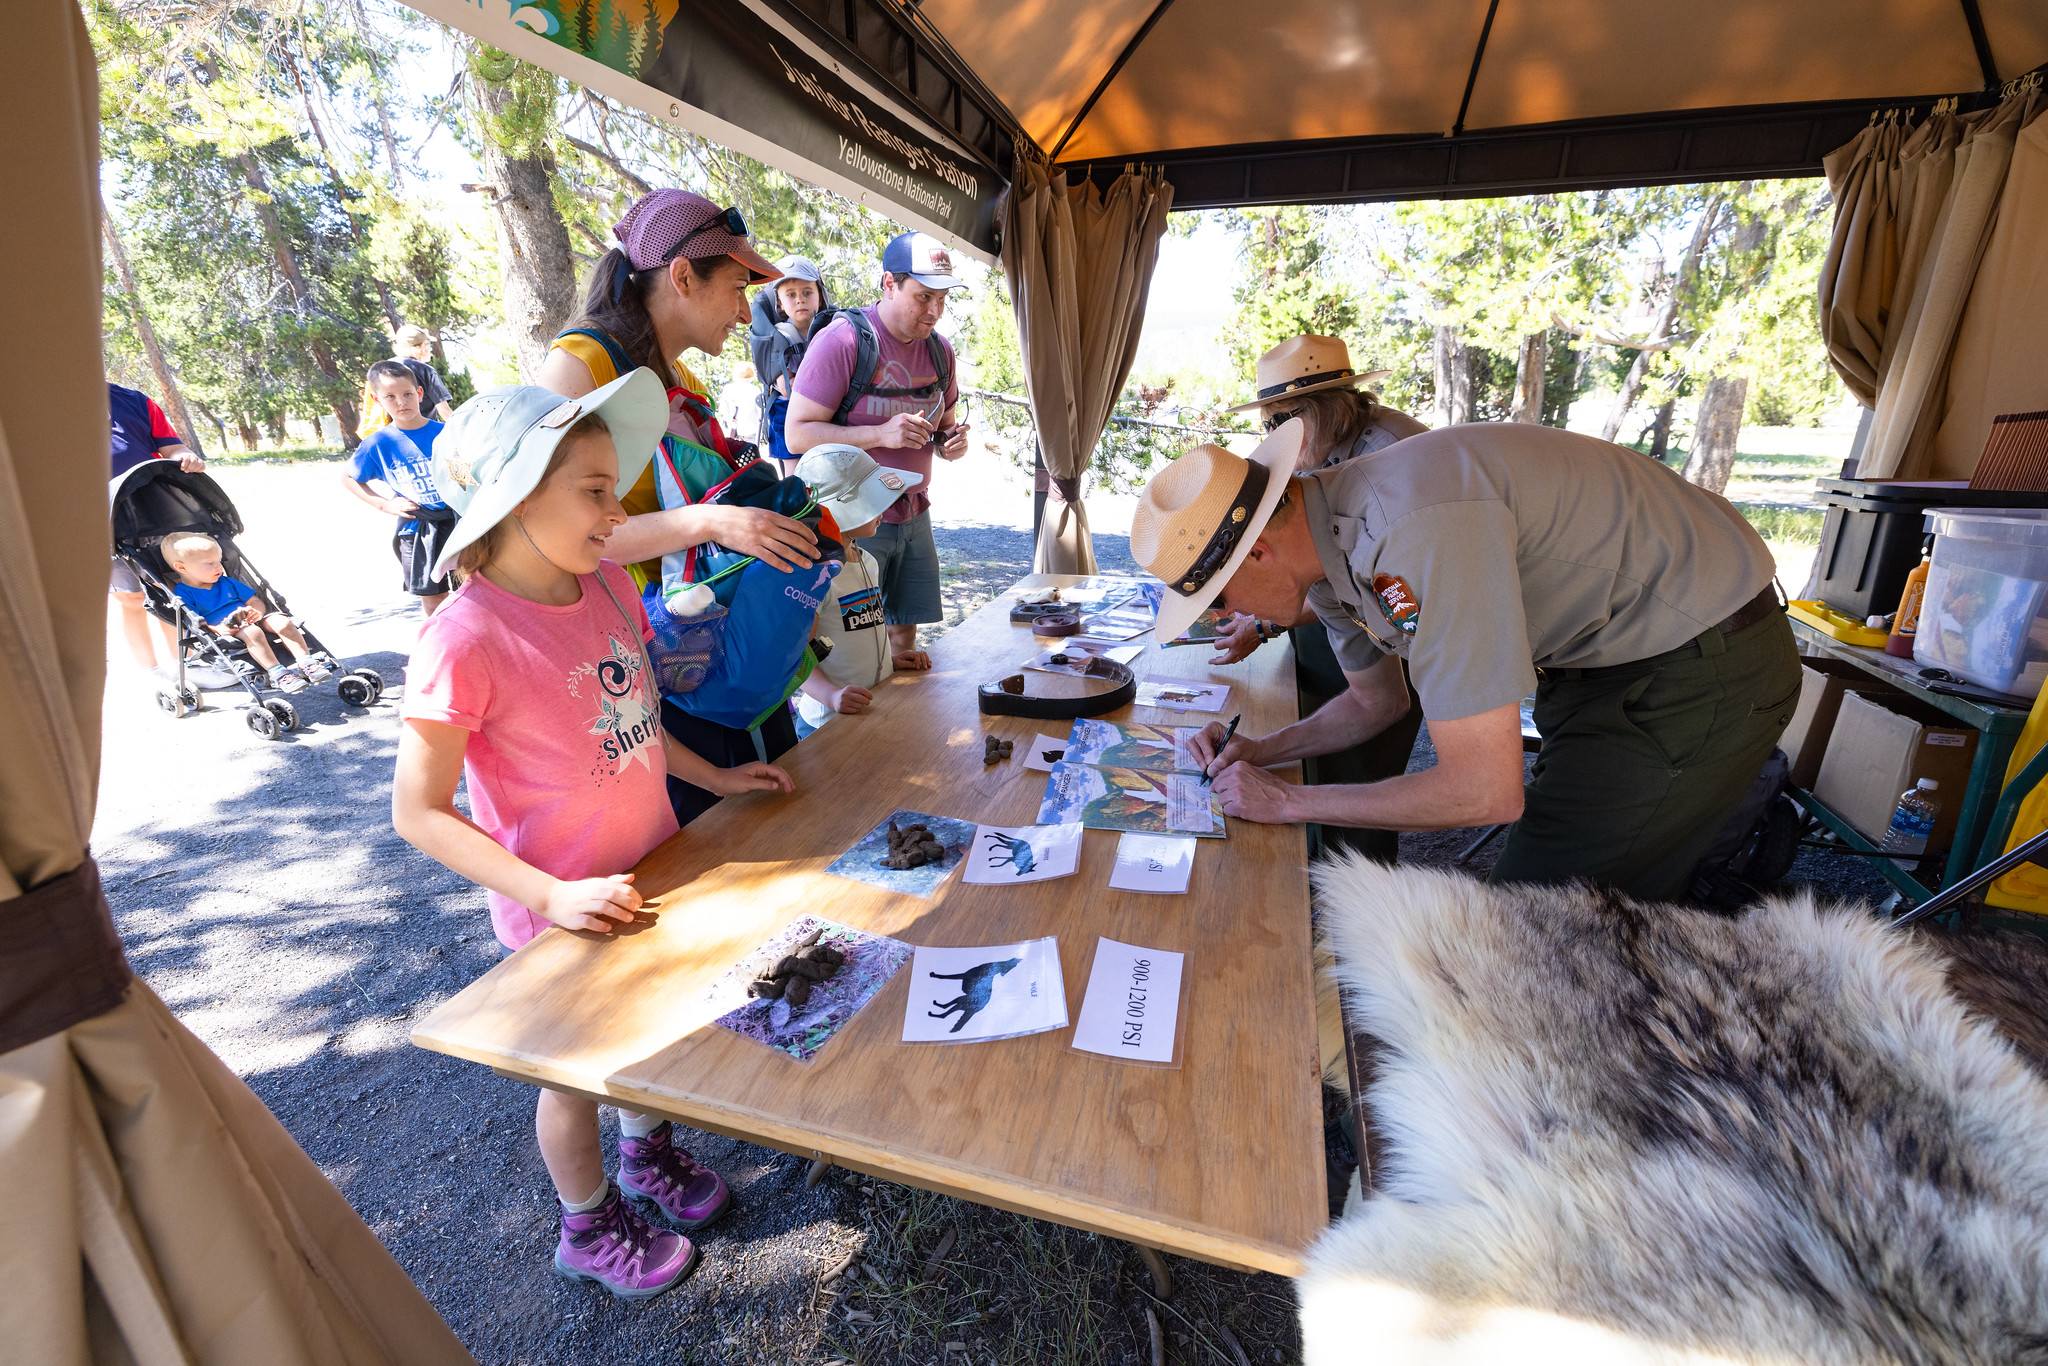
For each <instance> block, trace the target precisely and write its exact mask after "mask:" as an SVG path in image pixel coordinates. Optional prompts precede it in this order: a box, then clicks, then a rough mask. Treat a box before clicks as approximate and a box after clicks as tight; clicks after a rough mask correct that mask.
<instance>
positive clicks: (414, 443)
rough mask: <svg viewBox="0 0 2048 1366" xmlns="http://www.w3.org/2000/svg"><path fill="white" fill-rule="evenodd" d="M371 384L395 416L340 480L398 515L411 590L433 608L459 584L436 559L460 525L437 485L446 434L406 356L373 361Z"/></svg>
mask: <svg viewBox="0 0 2048 1366" xmlns="http://www.w3.org/2000/svg"><path fill="white" fill-rule="evenodd" d="M370 390H371V392H372V393H374V394H376V396H377V402H378V403H379V404H381V405H382V406H383V408H384V411H385V412H387V413H389V414H390V415H391V421H390V423H389V424H388V425H386V426H383V427H379V428H378V429H377V430H376V431H374V432H372V433H370V435H369V436H367V437H365V438H364V439H363V444H362V445H360V446H358V447H356V453H355V455H354V456H353V457H351V458H350V460H349V465H348V473H347V474H345V475H343V476H342V482H343V483H344V484H346V485H348V491H349V492H350V493H353V494H354V495H355V496H356V497H358V498H360V499H362V500H363V501H364V502H365V503H368V504H369V505H370V506H371V507H373V508H375V509H377V510H378V511H379V512H384V513H389V514H390V515H391V516H393V517H396V518H397V519H398V532H397V534H396V535H394V536H393V537H392V538H391V549H392V551H393V553H395V554H396V555H397V556H398V564H399V571H400V576H401V578H402V579H403V582H404V586H405V591H406V592H408V593H411V594H412V595H413V596H415V597H417V598H418V599H419V600H420V605H421V606H422V607H423V608H424V609H425V610H426V614H427V615H428V616H432V615H433V614H434V609H435V608H436V607H439V606H440V605H441V602H442V600H443V599H444V598H446V597H447V596H448V593H449V590H450V589H451V588H453V587H454V585H452V584H451V583H449V582H448V580H447V579H445V578H441V579H437V578H435V577H434V560H435V559H436V558H437V557H438V556H439V555H440V553H441V546H442V544H443V543H444V542H445V541H446V540H447V537H448V533H449V532H451V531H453V530H454V529H455V510H454V509H453V508H451V507H449V506H448V505H447V503H445V502H443V501H442V499H441V492H440V490H439V489H437V488H436V487H435V486H434V471H433V465H432V460H433V456H434V438H435V437H437V436H439V435H440V434H441V424H440V423H438V422H433V421H430V420H428V419H427V418H426V417H425V416H424V415H422V414H421V412H420V387H419V381H418V380H416V379H414V378H413V374H412V371H411V370H410V369H408V368H407V367H406V365H405V364H404V363H403V362H402V361H395V360H380V361H378V362H377V363H376V364H375V365H373V366H371V367H370Z"/></svg>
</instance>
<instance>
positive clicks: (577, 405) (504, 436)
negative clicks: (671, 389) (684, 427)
mask: <svg viewBox="0 0 2048 1366" xmlns="http://www.w3.org/2000/svg"><path fill="white" fill-rule="evenodd" d="M591 413H596V414H597V415H598V416H599V417H601V418H603V419H604V421H605V425H606V426H607V427H610V428H611V432H612V445H613V447H615V448H616V449H617V451H618V453H619V483H618V495H619V497H621V498H623V497H625V496H626V493H627V491H628V490H630V489H631V488H632V487H633V484H634V481H636V480H637V479H639V477H640V474H641V472H642V471H643V470H645V469H646V468H647V462H648V461H650V460H652V459H653V458H654V447H655V445H656V443H658V442H659V441H660V440H661V436H662V433H663V432H666V431H667V430H668V390H667V389H665V388H663V387H662V383H661V381H660V380H659V379H657V378H655V375H654V372H653V371H652V370H649V369H647V368H645V367H644V366H643V367H642V368H640V369H638V370H635V371H633V372H632V373H631V374H628V375H623V376H621V377H620V378H618V379H615V380H613V381H612V382H611V383H610V384H607V385H605V386H604V387H603V388H601V389H593V390H592V391H591V392H589V393H587V394H585V395H584V396H583V397H582V398H564V397H562V396H561V395H560V394H558V393H555V392H554V391H553V390H551V389H543V388H541V387H539V386H538V385H533V384H504V385H500V386H499V387H497V388H495V389H486V390H484V392H482V393H481V394H478V395H477V396H476V397H475V398H472V399H471V400H470V401H469V402H467V403H465V404H463V405H462V406H461V407H460V408H457V409H456V410H455V415H454V416H453V417H451V418H449V419H448V425H447V427H446V428H445V429H443V431H442V432H441V435H440V436H439V437H437V438H435V441H434V454H433V468H434V487H435V488H436V489H438V490H439V491H440V494H441V498H442V500H443V501H445V502H446V503H447V504H448V506H449V507H452V508H454V509H455V512H456V517H457V521H456V523H455V530H453V531H452V532H450V533H449V534H448V542H447V544H446V545H444V546H443V547H442V548H441V553H440V555H439V556H438V557H437V558H436V559H435V560H434V577H435V578H437V579H438V578H444V577H446V575H447V573H448V570H449V567H450V566H451V565H453V564H454V563H455V557H456V556H457V555H459V554H461V553H462V551H463V550H464V549H465V548H466V547H468V546H470V545H472V544H474V543H475V542H476V540H477V539H478V538H479V537H481V536H482V535H483V534H484V533H485V532H486V531H489V530H490V529H491V528H492V527H494V526H496V525H497V524H498V523H500V522H502V521H504V520H505V517H506V515H507V514H508V513H510V512H511V511H512V509H513V508H515V507H518V506H519V504H520V503H521V502H523V501H525V499H526V497H527V495H528V494H531V493H532V492H533V491H534V489H536V488H538V487H539V486H540V481H541V476H542V475H544V474H546V473H547V468H548V461H549V460H551V459H553V458H554V454H555V447H557V446H559V445H561V444H562V438H563V437H565V436H567V435H568V434H569V429H570V428H571V427H574V426H575V425H576V423H577V422H578V421H580V420H581V419H583V418H584V417H587V416H589V415H590V414H591Z"/></svg>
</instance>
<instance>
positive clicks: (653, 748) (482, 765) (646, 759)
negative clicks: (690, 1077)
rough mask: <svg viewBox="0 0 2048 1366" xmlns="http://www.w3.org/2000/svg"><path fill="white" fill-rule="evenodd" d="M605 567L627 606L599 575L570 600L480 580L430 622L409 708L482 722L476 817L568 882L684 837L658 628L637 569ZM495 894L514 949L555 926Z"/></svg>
mask: <svg viewBox="0 0 2048 1366" xmlns="http://www.w3.org/2000/svg"><path fill="white" fill-rule="evenodd" d="M599 568H600V571H601V572H602V573H603V574H604V575H605V577H606V579H607V580H608V581H609V582H610V583H611V586H612V590H613V591H614V592H615V593H617V594H618V598H619V605H618V607H614V606H613V605H612V600H611V598H610V597H608V596H606V594H605V591H604V586H603V585H602V584H600V583H598V581H597V579H596V576H595V575H591V574H584V575H582V576H580V582H581V584H582V587H583V600H582V601H581V602H578V603H576V604H574V605H573V606H569V607H551V606H549V605H547V604H546V603H539V602H529V601H528V600H527V599H525V598H522V597H519V596H518V595H516V594H513V593H508V592H506V591H505V590H504V589H502V588H500V587H498V586H497V585H496V584H494V583H492V582H491V581H490V580H488V579H486V578H484V577H483V576H482V575H481V574H478V575H475V576H472V577H471V578H470V580H469V581H468V582H467V583H465V584H463V585H462V587H460V588H458V589H456V590H455V592H454V593H453V594H452V595H450V597H449V598H448V600H447V601H446V602H444V603H443V604H441V610H440V611H438V612H436V613H434V615H433V616H431V617H428V618H427V620H426V624H425V625H423V626H421V627H420V635H419V643H418V644H417V645H415V646H414V647H413V652H412V662H411V664H409V665H408V666H407V668H406V680H405V694H406V695H405V706H404V708H403V710H402V712H401V714H402V715H404V716H406V717H408V718H413V719H418V720H422V721H442V722H445V723H447V724H448V725H451V726H460V727H462V728H463V729H464V730H466V731H470V732H472V733H471V735H470V737H469V748H468V750H467V752H466V753H465V754H464V756H463V769H464V771H465V772H466V773H467V774H468V777H469V805H470V813H471V815H472V817H473V818H474V819H475V821H476V823H477V824H478V825H480V826H482V827H483V828H484V831H485V833H487V834H488V835H490V837H491V838H492V839H494V840H496V841H497V842H498V843H500V844H502V845H504V846H505V847H506V848H507V849H509V850H511V851H512V852H513V853H514V854H517V855H518V856H519V857H520V858H522V859H524V860H526V862H528V863H530V864H532V865H533V866H534V867H536V868H538V869H540V870H541V871H542V872H544V873H551V874H553V875H554V876H556V877H559V878H565V879H568V878H586V877H608V876H610V875H611V874H613V873H623V872H626V871H628V870H630V869H631V868H632V866H633V865H634V864H636V863H638V862H639V861H640V860H641V858H643V857H644V856H645V855H646V854H647V853H648V851H649V850H651V849H653V848H654V846H655V845H657V844H660V843H661V842H662V841H663V840H665V839H667V838H668V837H669V836H670V835H673V834H675V833H676V817H675V812H674V811H673V810H671V809H670V807H669V804H668V785H667V781H666V779H667V775H668V764H667V761H666V759H665V758H664V756H663V751H662V742H661V703H660V699H659V698H658V697H657V696H656V694H655V692H654V689H653V687H652V684H651V680H649V679H648V678H647V677H645V674H646V670H645V668H644V667H643V663H642V655H641V652H640V642H641V641H642V640H644V639H646V638H647V637H648V636H650V635H652V634H653V632H652V631H651V630H650V629H649V627H648V625H647V612H646V609H645V608H643V607H642V606H641V605H640V596H639V594H638V593H637V592H636V591H635V590H634V588H633V581H632V580H631V579H630V578H628V577H627V575H626V571H625V570H623V569H621V568H620V567H619V566H617V565H615V564H613V563H611V562H610V561H606V562H604V563H603V564H602V565H600V566H599ZM620 609H624V614H623V615H622V613H621V610H620ZM628 616H630V618H631V619H630V621H629V620H628ZM490 899H491V927H492V928H493V929H495V930H496V931H497V933H498V939H499V940H500V941H501V942H502V943H504V944H505V946H506V947H508V948H514V949H516V948H518V947H519V946H520V945H522V944H524V943H526V941H527V940H529V939H531V938H533V937H534V936H535V935H537V934H539V933H540V932H541V931H542V930H543V929H546V928H547V926H548V923H549V922H548V921H546V920H544V919H542V918H541V917H540V916H538V915H536V914H534V913H533V912H532V911H530V910H528V909H527V908H526V907H524V906H522V905H520V904H519V903H518V902H516V901H513V900H512V899H511V898H510V897H505V896H501V895H499V894H498V893H496V892H492V893H491V894H490Z"/></svg>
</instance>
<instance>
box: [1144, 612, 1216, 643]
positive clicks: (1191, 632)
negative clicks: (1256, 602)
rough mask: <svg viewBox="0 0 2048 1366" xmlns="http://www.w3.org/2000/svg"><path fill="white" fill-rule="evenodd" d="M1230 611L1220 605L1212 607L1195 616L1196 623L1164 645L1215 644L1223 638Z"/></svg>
mask: <svg viewBox="0 0 2048 1366" xmlns="http://www.w3.org/2000/svg"><path fill="white" fill-rule="evenodd" d="M1229 615H1230V613H1228V612H1226V611H1224V610H1223V609H1222V608H1220V607H1211V608H1210V609H1209V610H1208V611H1206V612H1204V613H1202V615H1200V616H1199V617H1196V618H1195V622H1194V625H1192V626H1190V627H1188V629H1187V630H1185V631H1182V632H1181V633H1180V634H1179V635H1177V636H1175V637H1174V638H1173V639H1172V640H1168V641H1163V642H1161V643H1162V644H1164V645H1213V644H1215V643H1216V642H1217V641H1219V640H1221V639H1223V621H1224V618H1226V617H1228V616H1229Z"/></svg>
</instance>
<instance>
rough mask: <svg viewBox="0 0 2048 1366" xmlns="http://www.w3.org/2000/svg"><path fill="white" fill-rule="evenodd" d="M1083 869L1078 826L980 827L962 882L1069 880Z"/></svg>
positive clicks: (996, 884)
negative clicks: (1066, 878) (1079, 869)
mask: <svg viewBox="0 0 2048 1366" xmlns="http://www.w3.org/2000/svg"><path fill="white" fill-rule="evenodd" d="M1080 866H1081V827H1080V826H1078V825H1020V826H1014V827H1011V826H994V825H978V826H976V827H975V828H974V842H973V844H971V845H970V846H969V847H968V850H967V862H966V864H965V866H964V868H963V869H962V871H961V873H960V880H961V881H962V882H971V883H974V884H976V885H977V886H983V887H991V886H993V887H1006V886H1008V885H1010V884H1011V883H1013V882H1045V881H1047V880H1049V879H1051V878H1056V877H1069V876H1071V875H1072V874H1073V872H1074V870H1075V869H1077V868H1079V867H1080Z"/></svg>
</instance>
